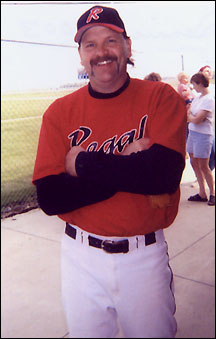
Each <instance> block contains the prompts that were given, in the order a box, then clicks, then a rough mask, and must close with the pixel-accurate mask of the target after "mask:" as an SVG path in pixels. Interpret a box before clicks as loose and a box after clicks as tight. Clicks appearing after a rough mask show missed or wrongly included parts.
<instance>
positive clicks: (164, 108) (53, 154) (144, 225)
mask: <svg viewBox="0 0 216 339" xmlns="http://www.w3.org/2000/svg"><path fill="white" fill-rule="evenodd" d="M140 136H147V137H149V138H150V144H154V143H158V144H161V145H163V146H166V147H168V148H171V149H173V150H175V151H177V152H180V153H181V154H182V155H183V156H185V141H186V109H185V104H184V100H183V99H182V98H181V97H180V95H179V94H178V93H177V92H176V91H175V90H174V89H173V88H172V87H171V86H169V85H167V84H163V83H161V82H149V81H143V80H138V79H131V80H130V84H129V86H128V87H127V88H126V89H125V90H124V91H123V92H122V93H121V94H120V95H119V96H117V97H114V98H110V99H95V98H93V97H91V96H90V95H89V93H88V87H87V86H85V87H83V88H81V89H80V90H78V91H76V92H74V93H72V94H70V95H67V96H65V97H63V98H60V99H57V100H56V101H55V102H54V103H53V104H52V105H51V106H50V107H49V108H48V110H47V111H46V112H45V114H44V117H43V123H42V127H41V133H40V138H39V144H38V152H37V158H36V162H35V168H34V174H33V181H34V180H37V179H39V178H42V177H45V176H48V175H52V174H59V173H61V172H63V171H64V170H65V169H64V159H65V156H66V154H67V152H68V151H69V149H70V147H71V145H72V146H75V145H81V146H82V147H83V148H84V149H86V150H90V151H93V150H94V151H98V150H99V149H100V148H102V149H103V150H104V152H106V153H109V152H113V153H114V154H121V152H122V151H123V150H124V149H125V147H126V146H127V144H128V142H129V141H131V140H136V139H137V138H138V137H140ZM71 194H73V192H71ZM179 198H180V190H178V191H177V192H176V193H175V194H173V195H171V196H170V199H167V198H166V199H165V200H166V201H169V203H168V204H166V206H165V207H163V204H162V205H161V203H160V204H159V205H158V207H157V206H155V204H154V205H152V203H151V199H150V198H149V197H148V196H144V195H141V194H131V193H124V192H119V193H117V194H115V195H114V196H113V197H111V198H110V199H107V200H105V201H102V202H99V203H96V204H93V205H89V206H86V207H82V208H80V209H77V210H75V211H73V212H70V213H66V214H62V215H59V217H60V218H61V219H63V220H65V221H67V222H69V223H71V224H75V225H77V226H79V227H81V228H82V229H84V230H86V231H88V232H91V233H95V234H98V235H104V236H114V235H115V236H132V235H138V234H146V233H149V232H152V231H156V230H157V229H160V228H165V227H168V226H169V225H170V224H171V223H172V222H173V220H174V219H175V217H176V215H177V211H178V204H179ZM162 200H163V199H162Z"/></svg>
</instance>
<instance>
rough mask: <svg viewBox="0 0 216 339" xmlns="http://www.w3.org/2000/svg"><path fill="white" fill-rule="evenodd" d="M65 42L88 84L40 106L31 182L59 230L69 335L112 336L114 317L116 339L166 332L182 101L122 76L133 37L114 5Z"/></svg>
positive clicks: (171, 332) (181, 159) (91, 15)
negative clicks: (168, 231) (168, 236)
mask: <svg viewBox="0 0 216 339" xmlns="http://www.w3.org/2000/svg"><path fill="white" fill-rule="evenodd" d="M74 40H75V42H76V43H78V46H79V47H78V52H79V55H80V60H81V64H82V66H83V67H84V68H85V70H86V72H87V74H88V76H89V83H88V85H86V86H84V87H82V88H81V89H79V90H77V91H74V92H73V93H71V94H69V95H67V96H64V97H62V98H59V99H57V100H56V101H54V102H53V103H52V104H51V105H50V106H49V108H48V109H47V111H46V112H45V113H44V116H43V120H42V126H41V132H40V137H39V143H38V151H37V157H36V161H35V167H34V174H33V179H32V181H33V183H34V184H35V185H36V188H37V195H38V202H39V206H40V207H41V208H42V210H43V211H44V212H45V213H46V214H48V215H58V216H59V218H60V219H61V220H62V221H63V222H62V226H63V225H65V234H64V235H63V239H62V256H61V281H62V300H63V307H64V311H65V315H66V321H67V325H68V330H69V333H70V337H71V338H113V337H115V336H116V335H117V333H118V324H120V326H121V329H122V333H123V335H124V337H125V338H174V337H175V334H176V329H177V326H176V320H175V316H174V314H175V309H176V306H175V298H174V294H173V274H172V271H171V268H170V265H169V257H168V254H167V251H168V247H167V244H166V241H165V237H164V232H163V229H164V228H166V227H168V226H170V225H171V224H172V223H173V221H174V219H175V217H176V215H177V213H178V206H179V201H180V182H181V177H182V173H183V170H184V166H185V146H186V121H187V112H186V108H185V104H184V100H183V99H182V98H181V97H180V95H178V93H176V91H175V90H174V89H173V88H172V87H171V86H170V85H168V84H165V83H162V82H155V81H144V80H141V79H133V78H130V76H129V74H128V73H127V64H131V62H132V61H131V39H130V38H129V37H128V35H127V33H126V30H125V26H124V23H123V21H122V19H121V18H120V16H119V14H118V12H117V11H116V10H115V9H113V8H109V7H104V6H99V5H97V6H94V7H92V8H90V9H89V10H87V11H86V12H85V13H83V14H82V15H81V17H80V18H79V20H78V22H77V33H76V35H75V38H74ZM158 195H161V196H163V199H162V200H161V199H160V201H159V202H158V200H157V199H156V200H155V199H152V197H156V198H157V196H158ZM51 259H52V258H51Z"/></svg>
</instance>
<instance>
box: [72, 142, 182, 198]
mask: <svg viewBox="0 0 216 339" xmlns="http://www.w3.org/2000/svg"><path fill="white" fill-rule="evenodd" d="M184 166H185V160H184V158H183V156H182V155H181V154H180V153H178V152H176V151H174V150H172V149H169V148H167V147H164V146H162V145H159V144H154V145H152V146H151V147H150V148H149V149H148V150H145V151H141V152H137V153H132V154H131V155H126V156H122V155H113V154H104V153H103V152H81V153H79V154H78V156H77V160H76V172H77V175H78V177H80V178H85V179H89V180H92V181H94V182H95V183H97V184H101V183H103V184H105V185H106V186H107V187H111V188H113V189H115V190H117V191H123V192H130V193H139V194H147V195H156V194H164V193H169V194H172V193H174V192H175V191H176V190H177V188H178V186H179V184H180V181H181V176H182V172H183V170H184Z"/></svg>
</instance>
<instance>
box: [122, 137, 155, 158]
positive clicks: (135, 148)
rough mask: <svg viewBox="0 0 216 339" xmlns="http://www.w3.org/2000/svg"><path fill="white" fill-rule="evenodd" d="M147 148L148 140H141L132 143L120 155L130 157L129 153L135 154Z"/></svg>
mask: <svg viewBox="0 0 216 339" xmlns="http://www.w3.org/2000/svg"><path fill="white" fill-rule="evenodd" d="M148 148H149V138H142V139H139V140H136V141H133V142H132V143H131V144H129V145H128V146H127V147H126V148H125V150H124V151H123V152H122V153H121V154H122V155H130V154H131V153H137V152H140V151H144V150H146V149H148Z"/></svg>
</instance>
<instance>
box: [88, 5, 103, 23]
mask: <svg viewBox="0 0 216 339" xmlns="http://www.w3.org/2000/svg"><path fill="white" fill-rule="evenodd" d="M101 12H103V8H100V7H96V8H93V9H92V10H91V12H90V13H89V16H88V19H87V20H86V23H87V24H88V23H89V22H90V21H91V20H92V19H94V20H98V19H99V16H98V14H99V13H101Z"/></svg>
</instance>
